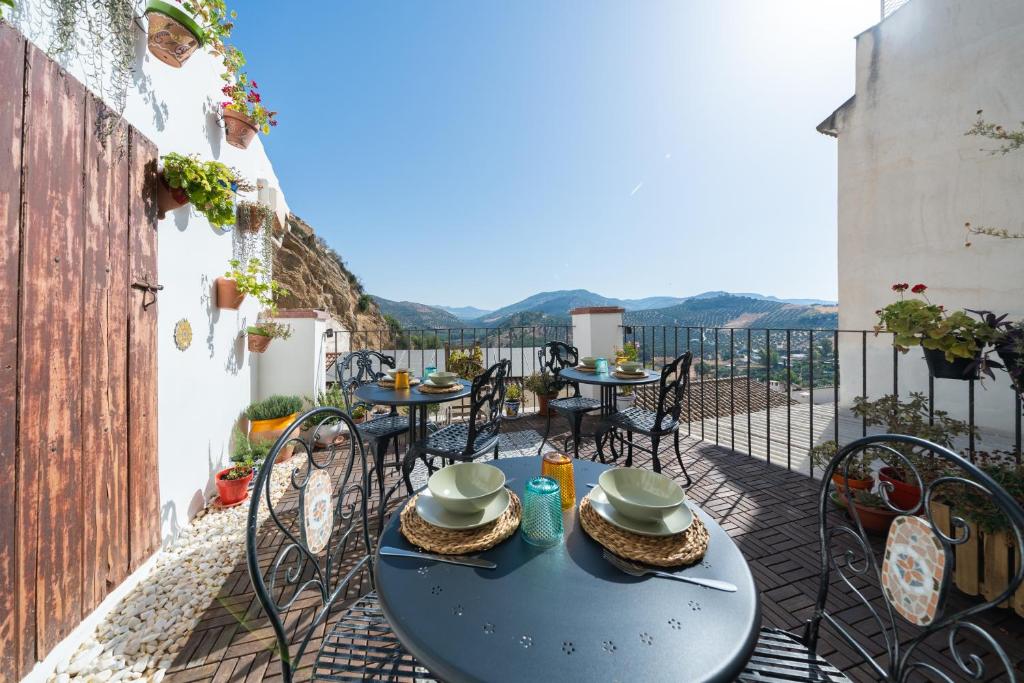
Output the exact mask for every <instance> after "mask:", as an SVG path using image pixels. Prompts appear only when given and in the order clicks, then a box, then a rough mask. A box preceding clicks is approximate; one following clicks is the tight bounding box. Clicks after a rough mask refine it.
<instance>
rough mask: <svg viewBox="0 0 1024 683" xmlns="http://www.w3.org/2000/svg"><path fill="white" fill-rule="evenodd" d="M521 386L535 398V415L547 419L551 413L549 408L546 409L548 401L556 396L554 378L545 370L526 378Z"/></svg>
mask: <svg viewBox="0 0 1024 683" xmlns="http://www.w3.org/2000/svg"><path fill="white" fill-rule="evenodd" d="M523 384H524V386H525V387H526V390H527V391H529V392H531V393H533V395H534V396H536V397H537V414H538V415H540V416H542V417H547V416H548V415H549V414H550V413H551V410H550V408H548V401H550V400H551V399H553V398H555V397H556V396H558V386H557V384H556V383H555V376H554V375H552V374H551V373H550V372H548V371H547V370H545V371H543V372H535V373H533V374H532V375H530V376H529V377H527V378H526V381H525V382H524V383H523Z"/></svg>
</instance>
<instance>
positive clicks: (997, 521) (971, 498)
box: [933, 451, 1024, 533]
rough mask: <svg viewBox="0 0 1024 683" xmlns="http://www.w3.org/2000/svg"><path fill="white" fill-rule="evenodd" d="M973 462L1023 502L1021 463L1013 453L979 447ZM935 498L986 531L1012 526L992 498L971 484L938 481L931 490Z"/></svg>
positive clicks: (1023, 476) (1023, 486)
mask: <svg viewBox="0 0 1024 683" xmlns="http://www.w3.org/2000/svg"><path fill="white" fill-rule="evenodd" d="M974 463H975V464H976V465H977V466H978V467H979V468H980V469H981V470H982V471H983V472H984V473H985V474H987V475H989V476H990V477H992V478H993V479H994V480H995V481H996V483H997V484H999V485H1000V486H1002V487H1003V489H1004V490H1005V491H1006V492H1007V493H1008V494H1010V496H1011V497H1013V499H1014V500H1015V501H1016V502H1017V504H1019V505H1024V464H1022V463H1018V462H1017V459H1016V456H1015V455H1014V453H1012V452H1010V451H993V452H991V453H989V452H987V451H978V452H977V453H976V454H975V460H974ZM954 474H955V473H954ZM936 499H937V500H938V501H939V502H942V503H945V504H946V505H949V506H950V507H951V508H953V513H954V514H956V515H959V516H961V517H963V518H964V519H966V520H967V521H969V522H973V523H975V524H977V525H978V527H979V528H981V529H982V530H984V531H986V532H989V533H996V532H1000V531H1010V529H1011V525H1010V520H1009V518H1007V516H1006V515H1005V514H1004V513H1003V512H1002V511H1001V510H1000V509H999V508H998V507H997V506H996V504H995V503H993V502H992V498H991V497H990V496H989V495H988V494H986V493H984V492H982V491H979V490H978V489H976V488H975V487H973V486H967V485H964V484H961V483H958V482H950V483H948V484H939V485H938V486H936V487H935V489H934V493H933V500H936Z"/></svg>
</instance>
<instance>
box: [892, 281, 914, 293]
mask: <svg viewBox="0 0 1024 683" xmlns="http://www.w3.org/2000/svg"><path fill="white" fill-rule="evenodd" d="M908 289H910V285H908V284H907V283H906V282H903V283H899V282H897V283H896V284H894V285H893V286H892V291H894V292H905V291H907V290H908Z"/></svg>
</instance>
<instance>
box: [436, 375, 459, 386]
mask: <svg viewBox="0 0 1024 683" xmlns="http://www.w3.org/2000/svg"><path fill="white" fill-rule="evenodd" d="M458 379H459V375H458V374H457V373H454V372H432V373H430V381H431V382H433V383H434V384H436V385H437V386H439V387H450V386H451V385H453V384H455V382H456V381H458Z"/></svg>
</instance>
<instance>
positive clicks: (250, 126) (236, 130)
mask: <svg viewBox="0 0 1024 683" xmlns="http://www.w3.org/2000/svg"><path fill="white" fill-rule="evenodd" d="M258 132H259V129H258V128H257V127H256V122H255V121H253V120H252V119H251V118H249V117H248V116H246V115H245V114H243V113H242V112H240V111H235V110H234V109H224V137H225V138H227V141H228V144H229V145H231V146H232V147H237V148H239V149H246V148H247V147H248V146H249V145H250V144H252V141H253V138H255V137H256V133H258Z"/></svg>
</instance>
